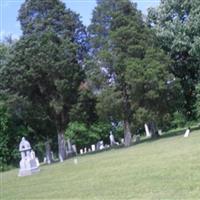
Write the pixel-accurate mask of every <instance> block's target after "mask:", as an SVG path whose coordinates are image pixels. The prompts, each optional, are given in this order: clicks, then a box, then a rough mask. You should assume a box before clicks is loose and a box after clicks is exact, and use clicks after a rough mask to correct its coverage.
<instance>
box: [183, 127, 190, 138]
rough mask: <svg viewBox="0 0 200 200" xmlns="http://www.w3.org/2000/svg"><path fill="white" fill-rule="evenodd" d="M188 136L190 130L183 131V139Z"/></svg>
mask: <svg viewBox="0 0 200 200" xmlns="http://www.w3.org/2000/svg"><path fill="white" fill-rule="evenodd" d="M189 134H190V128H188V129H187V130H186V131H185V134H184V137H185V138H187V137H188V136H189Z"/></svg>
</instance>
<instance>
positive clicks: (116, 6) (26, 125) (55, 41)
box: [0, 0, 200, 169]
mask: <svg viewBox="0 0 200 200" xmlns="http://www.w3.org/2000/svg"><path fill="white" fill-rule="evenodd" d="M199 9H200V2H199V1H198V0H194V1H191V2H190V1H187V0H184V1H180V0H173V1H172V0H166V1H161V3H160V6H159V7H158V8H156V9H149V13H148V17H145V16H143V15H142V13H141V11H139V10H138V9H137V6H136V4H135V3H132V2H131V1H130V0H109V1H108V0H97V6H96V7H95V9H94V10H93V14H92V20H91V24H90V25H89V26H88V27H87V28H86V27H85V26H84V25H83V24H82V22H81V20H80V16H79V15H78V14H76V13H75V12H73V11H71V10H70V9H67V8H66V7H65V4H64V3H62V2H61V1H60V0H42V1H41V0H26V1H25V3H23V4H22V5H21V8H20V10H19V16H18V20H19V21H20V24H21V29H22V32H23V34H22V36H21V38H20V39H19V40H18V41H13V40H12V39H10V38H7V39H6V40H5V41H4V42H2V43H1V44H0V61H1V63H0V164H1V166H2V169H5V168H6V166H10V165H17V164H18V160H19V153H18V144H19V142H20V140H21V137H22V136H25V137H27V138H28V140H30V141H31V144H32V145H33V147H34V149H35V150H36V152H37V154H39V155H41V157H42V156H44V154H45V151H47V150H48V151H50V147H51V148H52V149H53V151H54V152H58V155H59V156H58V157H59V159H60V160H61V161H62V160H64V159H66V158H67V155H66V140H67V141H68V142H71V143H74V144H76V145H77V148H78V149H80V148H83V147H87V146H89V145H91V144H93V143H96V142H97V141H99V140H104V141H105V142H108V138H109V131H111V130H112V131H113V132H114V135H115V137H116V138H117V139H120V138H124V144H125V146H129V145H130V144H131V140H132V136H133V135H134V134H136V133H137V134H138V133H139V134H141V133H143V132H144V124H145V123H146V124H148V126H149V128H150V131H151V132H152V137H155V138H156V137H158V136H159V134H158V128H161V129H162V130H167V129H170V128H176V127H178V126H183V125H185V124H187V123H192V122H197V120H198V119H199V110H200V106H199V61H200V56H199V54H200V34H199V30H200V20H199V19H200V18H199V15H198V10H199ZM45 147H46V150H45Z"/></svg>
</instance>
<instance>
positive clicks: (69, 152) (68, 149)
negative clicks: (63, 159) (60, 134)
mask: <svg viewBox="0 0 200 200" xmlns="http://www.w3.org/2000/svg"><path fill="white" fill-rule="evenodd" d="M66 154H67V157H72V156H74V155H76V153H75V152H74V150H73V147H72V144H71V141H70V140H69V139H68V140H67V145H66Z"/></svg>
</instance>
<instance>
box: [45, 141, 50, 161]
mask: <svg viewBox="0 0 200 200" xmlns="http://www.w3.org/2000/svg"><path fill="white" fill-rule="evenodd" d="M45 150H46V159H47V160H46V163H47V164H51V163H52V157H51V147H50V143H49V141H46V142H45Z"/></svg>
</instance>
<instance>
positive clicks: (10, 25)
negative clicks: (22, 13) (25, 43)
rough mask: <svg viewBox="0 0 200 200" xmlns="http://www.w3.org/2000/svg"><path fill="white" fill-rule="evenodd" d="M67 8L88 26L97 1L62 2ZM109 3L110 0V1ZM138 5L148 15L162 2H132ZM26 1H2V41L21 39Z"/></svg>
mask: <svg viewBox="0 0 200 200" xmlns="http://www.w3.org/2000/svg"><path fill="white" fill-rule="evenodd" d="M62 1H63V2H65V4H66V7H68V8H70V9H72V10H73V11H75V12H77V13H79V14H80V16H81V20H82V21H83V24H85V25H86V26H88V25H89V24H90V19H91V17H92V10H93V9H94V7H95V6H96V0H62ZM108 1H109V0H108ZM132 1H133V2H136V3H137V6H138V9H139V10H141V11H142V12H143V13H144V14H147V8H149V7H156V6H158V5H159V1H160V0H132ZM23 2H24V0H0V40H2V39H3V38H4V37H5V36H6V35H12V37H13V38H19V37H20V35H21V30H20V25H19V22H18V21H17V16H18V10H19V8H20V5H21V4H22V3H23Z"/></svg>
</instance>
